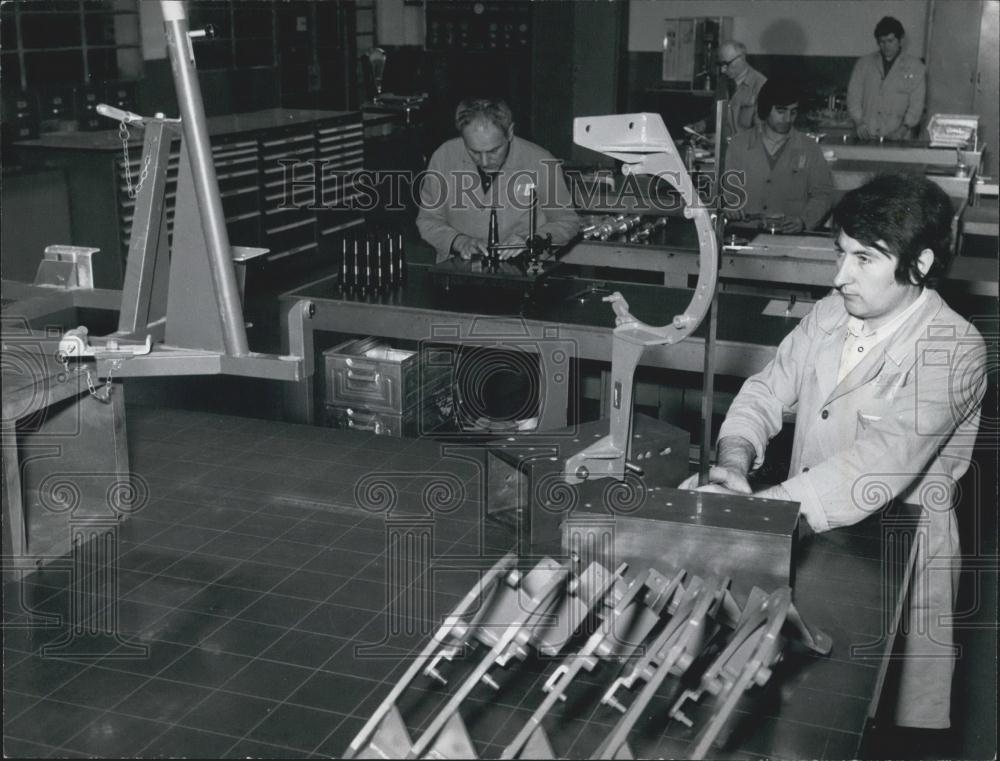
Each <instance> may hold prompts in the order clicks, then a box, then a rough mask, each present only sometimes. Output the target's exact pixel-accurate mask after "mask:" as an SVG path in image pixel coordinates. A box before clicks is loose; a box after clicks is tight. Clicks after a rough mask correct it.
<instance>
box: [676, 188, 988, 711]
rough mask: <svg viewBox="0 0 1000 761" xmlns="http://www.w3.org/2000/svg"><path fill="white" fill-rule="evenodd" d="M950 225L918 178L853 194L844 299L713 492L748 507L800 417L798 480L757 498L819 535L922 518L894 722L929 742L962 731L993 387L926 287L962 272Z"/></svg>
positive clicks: (753, 420)
mask: <svg viewBox="0 0 1000 761" xmlns="http://www.w3.org/2000/svg"><path fill="white" fill-rule="evenodd" d="M951 215H952V212H951V203H950V201H949V199H948V197H947V196H946V195H945V194H944V192H943V191H942V190H941V189H940V188H938V187H937V186H936V185H934V184H933V183H932V182H930V181H928V180H926V179H925V178H923V177H920V176H919V175H915V174H914V175H910V174H906V175H890V176H884V177H880V178H876V179H875V180H873V181H871V182H870V183H868V184H867V185H865V186H863V187H860V188H857V189H855V190H852V191H851V192H849V193H847V194H846V195H845V196H844V198H843V199H842V201H841V202H840V204H839V205H838V206H837V208H836V209H835V210H834V214H833V221H834V227H835V230H836V231H837V235H838V237H837V256H838V257H839V259H840V263H839V269H838V271H837V275H836V277H835V279H834V283H833V285H834V289H835V290H834V292H833V293H832V294H831V295H829V296H827V297H826V298H824V299H822V300H821V301H819V302H817V304H816V305H815V307H814V308H813V310H812V311H811V312H810V313H809V314H808V315H807V316H806V317H805V318H804V319H803V320H802V321H801V322H800V323H799V324H798V326H797V327H796V328H795V329H794V330H792V332H791V333H790V334H789V335H788V336H787V337H786V338H785V339H784V340H783V341H782V342H781V345H780V346H779V347H778V351H777V355H776V356H775V358H774V360H773V361H771V363H770V364H768V365H767V367H765V368H764V370H762V371H761V372H760V373H758V374H757V375H755V376H753V377H752V378H749V379H748V380H747V381H746V383H745V384H744V385H743V388H742V389H741V390H740V392H739V394H738V395H737V397H736V399H735V400H734V401H733V404H732V407H731V408H730V409H729V412H728V414H727V415H726V419H725V421H724V422H723V424H722V428H721V430H720V431H719V443H718V455H717V463H718V464H717V465H716V466H714V467H712V468H711V470H710V473H709V481H710V484H708V485H707V486H705V487H702V488H703V489H708V490H721V491H732V492H737V493H743V494H749V493H750V491H751V490H750V486H749V485H748V483H747V475H748V474H749V473H750V471H751V469H753V468H757V467H759V466H760V465H761V464H762V462H763V458H764V452H765V449H766V447H767V443H768V441H769V440H770V439H771V438H772V437H773V436H775V435H776V434H777V433H778V432H779V431H780V430H781V425H782V416H783V415H784V414H786V413H791V412H793V411H794V412H795V415H796V417H795V438H794V443H793V445H792V457H791V466H790V468H789V474H788V478H787V480H785V481H784V482H783V483H781V484H779V485H777V486H773V487H770V488H768V489H765V490H764V491H762V492H760V493H759V494H758V496H763V497H767V498H772V499H785V500H791V501H795V502H798V503H799V505H800V511H801V512H800V515H801V517H802V518H804V519H805V521H806V522H807V523H808V525H809V526H810V527H811V528H812V530H814V531H816V532H822V531H829V530H832V529H836V528H839V527H842V526H850V525H852V524H854V523H857V522H858V521H861V520H863V519H865V518H867V517H869V516H870V515H872V514H873V513H875V512H877V511H878V510H880V509H881V508H883V507H884V506H885V505H886V504H888V503H889V502H890V501H891V500H900V501H902V502H904V503H908V504H911V505H914V506H916V508H917V509H918V510H919V512H920V519H921V525H920V528H919V534H920V537H919V538H920V541H919V545H918V549H917V553H918V554H917V558H916V565H915V570H914V576H913V579H912V586H911V589H910V597H911V603H910V610H909V628H908V630H907V631H908V635H907V637H906V639H905V641H904V660H903V662H902V670H901V674H900V687H899V694H898V697H897V705H896V723H897V724H899V725H900V726H905V727H920V728H925V729H944V728H947V727H949V726H950V713H949V709H950V694H951V677H952V673H953V669H954V660H953V659H954V655H953V653H952V651H951V645H952V641H953V640H952V632H951V629H950V627H949V625H948V623H947V621H948V618H949V616H950V614H952V613H953V611H954V606H955V596H956V592H957V583H958V571H959V565H960V549H959V544H958V529H957V525H956V521H955V513H954V498H955V496H956V485H957V483H958V480H959V478H961V476H962V475H963V474H964V473H965V472H966V470H967V469H968V467H969V460H970V457H971V455H972V449H973V446H974V444H975V438H976V433H977V431H978V429H979V416H980V406H981V403H982V399H983V394H984V392H985V389H986V347H985V343H984V341H983V339H982V337H981V336H980V334H979V332H978V331H977V330H976V329H975V328H974V327H973V326H972V325H970V324H969V323H968V322H967V321H966V320H965V319H963V318H962V317H960V316H959V315H958V314H957V313H955V312H954V311H953V310H952V309H951V308H949V307H948V305H947V304H945V303H944V301H943V300H942V299H941V297H940V296H939V295H938V294H937V292H936V291H934V290H932V289H931V288H929V287H928V285H929V283H931V282H933V280H934V279H935V278H937V277H938V276H939V275H940V274H941V273H942V272H943V271H944V269H945V266H946V264H947V261H948V256H949V253H948V252H949V251H950V246H949V238H950V223H951ZM694 485H695V482H693V479H688V480H687V481H685V483H684V484H682V486H686V487H688V488H691V487H692V486H694Z"/></svg>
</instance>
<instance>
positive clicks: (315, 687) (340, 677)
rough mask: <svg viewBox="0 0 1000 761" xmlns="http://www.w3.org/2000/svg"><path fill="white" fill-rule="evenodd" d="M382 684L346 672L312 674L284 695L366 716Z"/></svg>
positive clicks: (339, 711)
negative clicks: (297, 687)
mask: <svg viewBox="0 0 1000 761" xmlns="http://www.w3.org/2000/svg"><path fill="white" fill-rule="evenodd" d="M381 686H382V685H381V684H380V683H379V682H373V681H371V680H370V679H361V678H359V677H356V676H350V675H348V674H331V673H328V672H319V673H317V674H314V675H313V676H312V677H311V678H310V679H309V680H308V681H306V682H305V684H303V685H302V686H301V687H300V688H299V689H298V690H296V691H295V692H294V693H292V695H291V697H289V698H288V702H289V703H297V704H299V705H305V706H311V707H313V708H322V709H324V710H327V711H336V712H337V713H342V714H345V715H346V714H355V715H357V716H368V715H370V714H371V712H372V711H373V710H374V709H375V708H377V707H378V703H379V700H378V698H377V697H376V695H381V693H382V692H385V690H380V689H379V688H380V687H381Z"/></svg>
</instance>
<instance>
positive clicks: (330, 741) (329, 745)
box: [316, 716, 366, 758]
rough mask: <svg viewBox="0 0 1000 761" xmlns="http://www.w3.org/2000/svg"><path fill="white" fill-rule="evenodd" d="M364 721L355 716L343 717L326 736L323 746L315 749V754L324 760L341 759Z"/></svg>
mask: <svg viewBox="0 0 1000 761" xmlns="http://www.w3.org/2000/svg"><path fill="white" fill-rule="evenodd" d="M365 721H366V719H361V718H358V717H357V716H345V717H344V719H343V721H341V722H340V724H338V725H337V726H336V727H334V729H333V731H332V732H330V734H329V735H327V737H326V739H325V740H324V741H323V744H322V745H320V746H319V747H318V748H316V754H317V755H319V756H323V757H326V758H341V757H342V756H343V755H344V752H345V751H346V750H347V748H348V747H350V744H351V741H352V740H353V739H354V738H355V737H357V734H358V732H360V731H361V728H362V727H363V726H364V725H365Z"/></svg>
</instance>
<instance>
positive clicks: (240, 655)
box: [3, 406, 995, 758]
mask: <svg viewBox="0 0 1000 761" xmlns="http://www.w3.org/2000/svg"><path fill="white" fill-rule="evenodd" d="M128 424H129V430H128V433H129V442H130V454H131V465H132V468H133V471H134V473H135V474H137V476H138V477H139V479H141V482H142V483H143V484H145V485H146V486H147V487H148V494H149V499H148V501H147V502H146V503H145V504H144V505H143V506H142V507H141V508H140V509H138V510H137V511H136V512H135V513H134V515H132V516H131V517H130V518H129V519H128V520H127V521H125V522H124V523H122V524H121V525H120V527H119V528H118V530H117V536H118V540H119V545H118V554H117V556H118V573H117V575H115V576H113V577H111V578H114V579H115V580H116V582H117V589H107V588H103V587H101V586H100V585H99V584H97V583H96V582H98V581H100V580H101V579H102V578H104V577H100V576H97V575H94V574H91V575H89V576H84V577H83V578H82V580H81V579H79V578H78V579H77V580H76V581H74V579H73V577H72V570H71V567H70V566H69V565H67V564H65V563H62V564H60V563H56V564H54V565H50V566H47V567H46V568H44V569H43V570H41V571H38V572H36V573H33V574H31V575H30V576H28V577H26V578H25V579H23V580H22V579H20V578H15V577H13V576H11V575H10V574H7V575H6V576H5V582H4V588H3V591H4V752H5V755H6V756H8V757H26V756H50V757H72V756H101V757H227V758H235V757H290V756H292V757H294V756H313V757H336V756H339V755H340V754H342V753H343V751H344V750H345V749H346V747H347V745H348V743H349V742H350V740H351V739H352V738H353V736H354V735H355V734H356V733H357V731H358V730H359V729H360V727H361V725H362V724H363V721H364V720H365V719H366V718H367V717H368V716H369V715H370V713H371V711H372V709H373V708H374V707H375V706H376V705H377V703H378V702H379V700H380V699H381V697H382V696H383V695H384V694H385V693H386V692H387V691H388V685H389V684H390V683H391V682H392V681H394V680H395V678H396V677H397V676H398V675H399V673H400V669H401V668H403V667H405V665H406V661H405V660H401V659H400V655H402V654H404V653H406V652H409V651H410V650H412V648H413V647H414V646H417V645H420V644H422V643H423V642H424V641H426V639H427V637H428V635H429V633H430V632H431V631H432V628H431V624H432V622H439V621H440V620H441V617H442V615H443V614H444V613H445V612H446V611H448V610H450V609H451V608H452V607H453V606H454V605H455V603H456V602H457V600H458V595H459V594H460V593H462V592H464V591H465V590H466V589H468V588H469V587H470V586H471V584H472V582H473V580H474V577H475V574H474V573H470V571H469V568H468V563H464V566H465V567H464V569H463V563H452V565H456V566H457V570H452V571H447V572H444V571H440V572H439V569H438V568H436V569H435V574H434V583H433V584H427V588H426V589H425V588H424V586H423V582H424V581H425V580H426V579H425V578H422V577H417V576H416V575H415V574H412V573H411V574H409V575H403V576H399V575H398V572H399V569H400V566H399V565H398V564H394V562H393V561H394V559H396V557H397V556H395V555H393V554H392V553H391V552H389V551H387V547H389V538H390V536H400V535H404V534H405V533H406V532H411V534H412V533H413V532H416V534H418V535H421V534H420V532H421V531H425V530H426V529H427V524H426V515H425V513H424V512H423V511H422V506H423V504H424V503H425V497H426V489H427V488H428V485H429V483H430V481H429V476H430V474H441V473H452V474H456V475H457V476H458V485H457V486H456V485H455V484H452V485H451V487H449V488H450V489H451V492H450V493H448V492H449V489H448V488H445V489H444V492H442V493H440V494H439V497H440V501H439V502H438V503H437V504H439V506H440V507H442V508H443V509H442V510H441V511H440V512H439V514H437V515H435V516H434V521H433V530H432V531H431V540H432V541H431V547H432V555H433V557H434V558H435V560H437V561H440V562H439V563H437V564H436V565H437V566H441V567H443V566H445V565H448V564H449V562H450V561H454V560H458V559H460V558H465V559H468V558H476V557H480V558H482V562H484V563H486V564H489V563H490V562H492V561H491V558H492V557H495V556H496V555H498V554H499V553H500V552H502V551H503V550H504V549H505V548H506V547H507V546H508V545H509V543H510V536H509V534H508V533H507V532H506V531H505V530H502V529H499V528H495V527H492V526H490V527H488V528H484V527H483V523H482V521H481V520H480V517H481V516H480V513H479V508H478V502H477V501H476V498H475V497H476V495H477V494H480V493H481V492H480V491H477V490H478V489H479V488H480V485H479V484H478V479H479V478H480V475H481V473H480V469H479V468H478V467H477V465H476V463H475V462H473V461H466V462H457V461H455V459H454V458H449V462H448V466H447V468H444V467H442V466H443V462H442V453H441V450H440V445H438V444H436V443H434V442H429V441H411V442H405V443H403V444H402V446H404V447H405V449H404V450H402V451H400V450H399V446H400V442H391V443H390V442H387V441H386V440H384V439H380V438H376V437H370V436H365V435H362V434H357V433H354V432H350V433H347V432H338V431H332V430H328V429H319V428H308V427H303V426H292V425H286V424H281V423H275V422H272V421H262V420H251V419H247V418H240V417H229V416H223V415H215V414H206V413H193V412H181V411H171V410H166V409H154V408H147V407H141V406H133V407H130V408H129V411H128ZM373 479H374V480H373ZM380 482H381V483H380ZM386 484H388V486H386ZM461 498H464V505H465V507H464V508H463V509H462V510H454V511H449V510H448V508H449V507H450V506H454V505H455V504H457V503H458V502H460V501H463V499H461ZM359 504H360V505H363V506H366V507H367V509H361V508H359V507H358V505H359ZM393 532H397V533H393ZM398 532H403V533H402V534H400V533H398ZM387 580H388V581H389V583H387ZM431 588H433V591H430V589H431ZM389 589H395V590H399V591H398V593H396V592H393V593H390V592H388V591H387V590H389ZM81 592H82V593H85V594H77V593H81ZM421 592H423V593H422V594H421ZM74 600H77V601H79V602H81V603H84V604H87V605H90V606H91V609H93V606H94V605H95V603H100V602H101V601H105V602H107V600H114V601H116V604H115V605H114V606H113V608H112V609H114V610H116V612H117V625H116V627H114V629H115V630H117V632H118V633H119V638H118V639H114V638H111V639H108V638H100V637H98V638H96V639H95V638H94V637H88V636H86V635H87V630H86V628H85V627H84V628H83V630H82V631H80V632H76V631H74V630H73V629H72V627H71V626H70V624H72V623H74V622H77V621H79V622H80V623H81V624H82V623H85V622H86V619H85V618H83V617H82V615H81V614H79V613H76V612H74V608H73V603H74ZM404 602H405V603H406V604H407V605H408V606H409V607H405V606H404V604H403V603H404ZM98 607H99V606H98ZM101 610H102V611H104V610H107V608H104V609H101ZM994 610H995V608H994ZM994 620H995V618H994ZM387 632H388V633H390V635H391V636H389V637H388V639H386V637H387ZM394 632H395V633H394ZM993 642H994V649H995V638H994V640H993ZM365 643H369V644H373V645H376V647H375V649H374V650H366V651H365V652H358V651H357V650H356V648H357V647H358V646H359V645H363V644H365ZM380 643H381V644H380ZM46 646H49V647H54V648H56V650H57V651H56V652H51V651H48V652H46V651H45V650H44V648H45V647H46ZM137 647H138V648H144V650H141V651H137V650H136V648H137ZM379 656H382V657H379ZM385 656H389V657H385ZM969 657H972V656H969ZM966 662H967V661H966ZM965 671H966V672H968V671H969V669H965ZM983 673H985V672H982V671H981V670H980V674H979V676H980V677H981V676H982V675H983ZM966 676H968V674H966ZM973 676H975V675H973ZM523 678H524V679H525V680H526V681H525V682H524V683H523V684H520V683H519V685H518V686H519V689H505V691H504V693H503V696H502V697H501V699H499V700H495V701H490V702H488V703H484V702H482V701H484V700H486V699H487V695H486V694H485V693H484V694H478V693H477V694H476V695H474V696H473V697H474V698H476V700H479V701H480V704H482V705H484V706H485V705H489V708H490V710H488V711H485V710H484V711H478V710H476V706H477V705H478V704H477V703H476V700H473V701H471V702H470V704H469V706H468V708H469V710H468V711H467V712H466V718H467V724H468V728H469V731H470V733H471V735H472V737H473V740H474V741H475V742H476V746H477V749H478V750H479V751H480V753H481V754H482V755H483V756H485V757H496V756H497V755H498V754H499V752H500V749H501V747H502V745H503V744H504V743H505V742H506V741H508V740H509V739H510V737H511V736H512V732H513V729H512V728H515V727H519V726H520V725H521V724H522V723H523V721H524V719H525V718H526V715H527V714H526V709H525V706H526V705H527V704H528V703H527V702H525V701H527V700H528V698H527V697H526V696H528V695H529V694H531V693H535V694H537V689H535V688H536V687H537V684H536V681H537V678H538V673H537V672H533V671H531V670H530V669H529V670H525V672H524V674H523ZM505 686H506V687H510V685H505ZM484 689H485V688H484ZM975 689H978V688H975ZM977 694H978V693H977ZM817 695H819V693H817ZM420 696H423V697H425V698H427V697H430V698H435V699H436V698H440V693H439V694H437V695H436V696H435V695H433V694H431V693H426V692H419V691H418V693H417V695H416V697H420ZM409 700H410V701H411V702H410V703H409V704H408V705H407V709H408V710H411V711H412V712H411V713H408V714H407V719H408V722H410V723H412V726H411V729H418V728H419V727H420V726H421V715H423V717H424V718H423V721H426V716H427V714H428V713H430V711H431V709H432V708H433V706H434V705H435V700H434V699H429V700H425V701H423V702H422V703H420V704H418V705H414V696H411V697H410V698H409ZM841 702H843V701H841ZM853 702H854V703H857V702H859V701H853ZM835 705H839V704H838V703H837V701H833V702H829V701H828V702H827V703H826V706H827V709H828V710H834V706H835ZM852 705H853V703H852ZM560 710H561V709H560ZM838 710H839V709H838ZM574 716H575V714H574ZM761 726H763V725H761ZM566 729H567V731H568V732H569V733H570V735H572V736H574V737H575V740H573V741H572V742H570V743H567V744H566V745H565V746H564V747H565V748H577V749H578V750H580V752H583V750H585V749H588V748H593V747H596V744H597V743H599V741H600V739H601V737H602V735H603V734H605V733H606V732H607V724H606V723H602V721H601V717H600V716H598V715H597V714H596V713H592V714H590V715H589V716H587V717H586V721H584V720H583V717H576V718H574V720H573V721H571V722H569V723H568V724H567V725H566ZM799 730H800V731H801V732H803V733H807V731H808V730H810V728H809V727H807V726H806V725H800V726H799ZM776 731H777V730H775V732H776ZM781 733H782V734H787V733H788V730H787V727H786V728H784V729H782V730H781ZM835 734H836V733H832V732H831V733H827V734H826V735H825V736H817V737H816V738H814V740H815V743H814V744H813V745H812V746H810V747H815V748H816V749H817V750H816V753H817V755H822V756H825V757H838V755H844V754H843V753H841V754H838V752H837V746H836V745H835V740H836V737H834V735H835ZM993 737H994V738H995V735H993ZM674 739H675V740H676V738H674ZM798 739H799V740H800V741H808V740H809V738H807V737H805V736H803V737H800V738H798ZM851 739H852V738H850V737H846V736H845V742H846V741H848V740H851ZM670 740H671V738H670V737H668V736H667V735H666V734H664V735H662V736H661V737H660V741H661V742H668V741H670ZM831 743H833V744H831ZM848 745H850V743H848ZM681 747H683V746H681ZM769 747H771V749H772V750H774V747H776V746H769ZM798 747H805V746H798ZM845 747H848V746H845ZM850 747H851V748H853V746H852V745H851V746H850ZM888 747H890V748H893V747H898V746H897V745H896V744H895V743H894V741H893V739H892V738H891V737H890V738H889V742H888ZM953 747H957V746H953ZM745 750H747V751H752V748H746V749H745ZM665 752H666V753H667V755H670V752H669V747H668V749H667V750H666V751H665ZM845 752H846V754H847V755H851V754H852V753H853V751H852V750H847V751H845ZM733 755H735V756H738V757H750V756H749V755H748V754H747V753H743V754H733ZM890 755H892V754H890ZM946 755H951V756H954V755H956V754H954V753H949V754H946ZM915 757H920V753H919V752H917V753H916V754H915ZM924 757H930V756H926V755H925V756H924Z"/></svg>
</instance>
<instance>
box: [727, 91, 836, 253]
mask: <svg viewBox="0 0 1000 761" xmlns="http://www.w3.org/2000/svg"><path fill="white" fill-rule="evenodd" d="M798 111H799V94H798V91H797V89H796V88H795V87H793V86H792V85H791V84H789V83H788V82H785V81H783V80H779V79H774V78H772V79H769V80H767V82H765V83H764V86H763V87H761V89H760V95H759V96H758V97H757V113H758V114H759V115H760V124H759V125H758V126H757V127H755V128H753V129H749V130H746V131H745V132H741V133H740V134H738V135H737V136H736V137H734V138H733V139H732V142H730V143H729V148H728V149H727V150H726V174H727V176H728V182H729V183H731V184H732V186H733V187H736V188H742V193H740V194H739V199H738V200H739V202H740V204H741V205H740V206H738V207H737V208H729V209H727V210H726V217H727V218H729V219H731V220H734V221H739V220H740V219H743V218H744V216H745V215H747V214H754V215H761V216H765V215H766V216H773V217H775V218H776V219H777V220H779V221H778V222H777V224H776V226H775V232H781V233H798V232H802V231H803V230H812V229H813V228H815V227H816V226H818V225H819V223H820V222H822V221H823V219H824V217H826V215H827V213H828V212H829V211H830V206H831V204H832V202H833V175H832V174H830V167H829V166H828V165H827V163H826V159H824V158H823V152H822V151H821V150H820V148H819V146H818V145H817V144H816V141H814V140H812V139H811V138H809V137H807V136H806V135H804V134H803V133H801V132H799V131H798V130H797V129H795V119H796V117H797V116H798Z"/></svg>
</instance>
